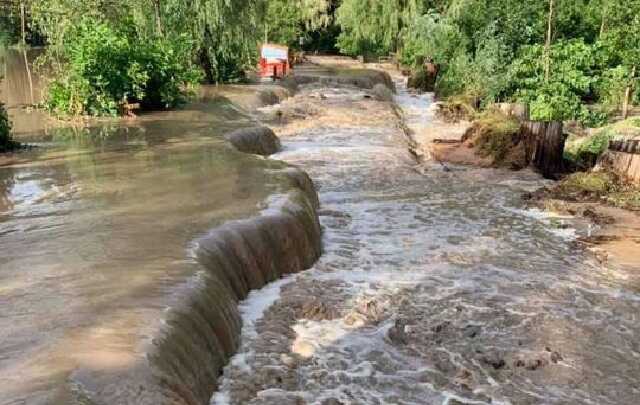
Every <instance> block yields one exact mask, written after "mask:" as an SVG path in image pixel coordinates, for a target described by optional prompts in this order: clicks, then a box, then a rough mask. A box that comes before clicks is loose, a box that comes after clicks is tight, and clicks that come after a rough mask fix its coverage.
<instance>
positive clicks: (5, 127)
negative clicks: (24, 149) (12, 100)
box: [0, 103, 18, 152]
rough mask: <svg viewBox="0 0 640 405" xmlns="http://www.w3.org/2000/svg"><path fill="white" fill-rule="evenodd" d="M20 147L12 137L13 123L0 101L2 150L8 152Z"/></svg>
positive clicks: (0, 149)
mask: <svg viewBox="0 0 640 405" xmlns="http://www.w3.org/2000/svg"><path fill="white" fill-rule="evenodd" d="M16 147H18V143H17V142H15V141H14V140H13V139H12V137H11V123H10V122H9V116H8V115H7V110H5V109H4V105H3V104H2V103H0V152H7V151H9V150H12V149H15V148H16Z"/></svg>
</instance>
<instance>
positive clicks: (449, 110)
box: [437, 95, 477, 122]
mask: <svg viewBox="0 0 640 405" xmlns="http://www.w3.org/2000/svg"><path fill="white" fill-rule="evenodd" d="M473 105H474V100H473V99H472V98H470V97H466V96H463V95H460V96H451V97H448V98H447V99H446V100H444V101H443V102H441V103H440V107H439V109H438V113H437V114H438V117H439V118H441V119H442V120H444V121H446V122H459V121H462V120H468V119H472V118H473V117H474V116H475V115H476V114H477V111H476V109H475V108H474V107H473Z"/></svg>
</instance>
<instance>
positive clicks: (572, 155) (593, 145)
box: [565, 128, 616, 169]
mask: <svg viewBox="0 0 640 405" xmlns="http://www.w3.org/2000/svg"><path fill="white" fill-rule="evenodd" d="M615 135H616V133H615V132H614V131H612V130H611V129H608V128H607V129H603V130H601V131H598V132H597V133H596V134H594V135H591V136H589V137H586V138H583V139H579V140H576V141H573V142H569V143H567V146H566V148H565V158H566V159H568V160H569V161H571V162H573V163H574V164H575V165H576V166H577V167H579V168H582V169H589V168H592V167H593V166H595V164H596V162H597V161H598V158H599V157H600V155H602V154H603V153H604V152H605V151H606V150H607V148H608V147H609V141H611V139H613V137H614V136H615Z"/></svg>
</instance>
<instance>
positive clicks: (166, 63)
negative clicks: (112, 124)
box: [45, 19, 200, 115]
mask: <svg viewBox="0 0 640 405" xmlns="http://www.w3.org/2000/svg"><path fill="white" fill-rule="evenodd" d="M190 49H191V45H190V44H189V42H188V41H187V40H186V38H185V37H178V38H176V39H174V40H168V39H161V38H153V39H150V40H148V41H140V40H137V39H136V38H135V37H134V36H131V34H130V33H128V32H125V31H123V30H118V29H115V28H112V27H111V26H109V25H107V24H106V23H101V22H98V21H94V20H91V19H85V20H83V21H82V23H80V24H79V25H78V26H77V27H76V28H75V29H74V30H73V31H72V32H70V33H69V37H68V40H67V42H66V43H65V45H64V46H63V47H62V51H61V57H62V59H63V60H64V62H65V64H64V66H63V68H62V69H61V70H60V71H59V72H58V73H57V75H56V76H55V79H54V80H53V81H52V82H51V83H50V85H49V88H48V95H47V98H46V102H45V106H46V107H47V109H49V110H50V111H51V112H53V113H55V114H58V115H81V114H88V115H116V114H117V113H118V109H119V106H120V105H121V104H122V103H124V102H131V103H134V102H135V103H137V102H139V103H141V104H142V107H143V108H169V107H175V106H176V105H178V104H180V103H181V102H183V101H184V100H185V97H186V94H187V93H186V91H187V89H188V88H189V87H190V86H191V85H193V84H195V83H196V82H197V81H198V80H199V79H200V72H199V71H198V70H197V69H195V68H194V67H193V65H192V64H191V62H190V61H191V55H190Z"/></svg>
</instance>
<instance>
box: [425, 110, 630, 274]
mask: <svg viewBox="0 0 640 405" xmlns="http://www.w3.org/2000/svg"><path fill="white" fill-rule="evenodd" d="M437 110H438V107H437V106H435V105H434V106H432V108H431V109H430V111H429V112H428V114H429V116H430V117H431V120H432V123H431V124H430V125H429V126H427V127H423V128H418V129H417V130H416V131H415V132H416V133H415V135H414V137H415V141H416V144H417V149H418V150H419V151H420V153H422V154H424V155H429V156H431V157H432V158H433V159H435V160H436V161H438V162H441V163H443V164H445V165H447V164H451V165H464V166H472V167H480V168H493V167H501V168H503V169H502V170H505V171H514V170H515V171H517V170H521V169H523V163H522V162H523V160H524V159H523V156H522V153H523V151H522V150H520V149H518V148H517V147H516V148H514V147H513V146H512V145H511V143H510V141H509V139H510V134H511V133H512V132H514V131H517V130H518V123H517V121H515V120H513V121H514V122H513V124H512V125H511V126H510V125H509V121H510V119H508V118H506V117H504V116H502V115H500V114H499V113H491V112H489V113H485V114H484V115H482V116H481V117H480V118H479V119H478V120H476V121H474V122H473V123H472V122H468V121H464V120H462V121H458V122H455V121H454V122H452V121H449V120H446V119H444V118H443V117H440V116H439V115H438V114H437V113H436V112H437ZM492 114H494V115H496V114H498V115H500V116H493V115H492ZM503 133H504V135H505V136H503ZM483 136H488V137H491V138H492V139H482V137H483ZM502 138H504V139H502ZM514 173H515V172H514ZM609 177H612V178H613V177H617V176H615V175H608V174H607V173H606V171H605V172H602V173H601V174H598V173H595V174H584V175H582V174H580V173H578V174H576V175H575V176H568V177H567V178H565V179H564V180H561V181H559V182H552V183H550V184H549V185H548V186H545V187H544V188H542V189H540V190H538V191H536V192H534V193H525V194H524V195H523V197H524V198H525V200H526V201H527V203H528V204H529V205H530V206H531V207H532V208H535V209H539V210H542V211H543V212H547V213H549V214H550V215H552V217H555V218H556V219H555V220H554V221H555V222H556V223H558V226H559V227H575V228H576V230H577V239H576V240H577V242H578V243H580V244H581V245H582V246H584V247H585V248H587V249H588V250H589V251H591V252H593V253H594V254H595V255H596V257H597V258H598V260H600V261H601V262H602V263H608V264H609V265H613V266H618V267H620V266H621V267H624V268H626V269H634V268H640V215H639V213H638V211H637V209H636V208H634V207H632V206H628V205H625V204H617V203H615V202H614V201H609V202H606V201H607V200H606V198H605V197H607V191H606V190H604V188H607V187H608V185H611V187H612V190H613V189H614V188H615V189H616V190H617V189H624V188H625V187H626V188H629V187H630V186H623V185H622V183H620V182H619V181H618V180H615V179H609ZM600 178H606V179H605V180H602V179H600ZM580 179H586V180H584V181H583V180H580ZM590 179H593V181H591V180H590ZM583 183H584V184H583ZM587 183H589V184H587ZM591 183H594V184H595V185H594V184H591ZM605 183H606V184H605ZM594 187H595V189H594ZM617 194H618V197H619V198H623V197H624V195H623V194H624V192H620V193H617ZM615 197H616V196H614V195H613V191H612V194H611V198H612V199H613V198H615ZM616 205H618V206H616Z"/></svg>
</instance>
